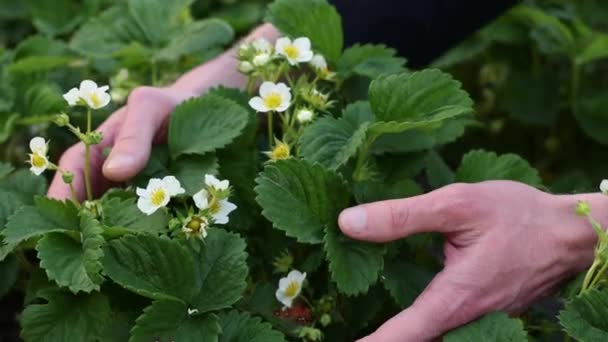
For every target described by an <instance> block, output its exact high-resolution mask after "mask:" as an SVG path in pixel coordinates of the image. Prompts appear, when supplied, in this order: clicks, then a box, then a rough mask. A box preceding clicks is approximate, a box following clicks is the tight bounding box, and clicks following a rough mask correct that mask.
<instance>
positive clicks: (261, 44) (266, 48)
mask: <svg viewBox="0 0 608 342" xmlns="http://www.w3.org/2000/svg"><path fill="white" fill-rule="evenodd" d="M251 45H252V46H253V48H254V49H255V50H256V51H257V52H265V53H270V50H272V45H270V42H268V41H267V40H266V39H264V38H258V39H256V40H254V41H253V42H252V43H251Z"/></svg>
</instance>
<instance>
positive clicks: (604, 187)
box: [600, 179, 608, 193]
mask: <svg viewBox="0 0 608 342" xmlns="http://www.w3.org/2000/svg"><path fill="white" fill-rule="evenodd" d="M600 191H601V192H603V193H608V179H604V180H603V181H602V182H601V183H600Z"/></svg>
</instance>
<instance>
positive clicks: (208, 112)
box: [168, 94, 248, 159]
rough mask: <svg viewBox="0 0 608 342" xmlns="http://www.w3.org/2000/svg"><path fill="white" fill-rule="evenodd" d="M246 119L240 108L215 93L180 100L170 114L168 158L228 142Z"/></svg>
mask: <svg viewBox="0 0 608 342" xmlns="http://www.w3.org/2000/svg"><path fill="white" fill-rule="evenodd" d="M247 118H248V113H247V110H245V109H244V108H243V107H241V106H239V105H238V104H236V103H235V102H233V101H231V100H227V99H225V98H222V97H219V96H216V95H210V94H208V95H203V96H202V97H199V98H197V99H193V100H189V101H186V102H184V103H183V104H181V105H179V106H178V107H177V108H176V109H175V111H174V112H173V114H172V115H171V123H170V126H169V139H168V140H169V150H170V151H171V157H172V158H173V159H176V158H177V157H179V156H180V155H183V154H200V155H203V154H205V153H207V152H213V151H215V150H216V149H218V148H222V147H224V146H226V145H228V144H229V143H230V142H232V140H234V138H236V137H237V136H238V135H239V134H240V133H241V131H242V130H243V128H245V126H246V125H247Z"/></svg>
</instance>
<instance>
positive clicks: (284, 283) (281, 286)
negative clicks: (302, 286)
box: [279, 277, 290, 291]
mask: <svg viewBox="0 0 608 342" xmlns="http://www.w3.org/2000/svg"><path fill="white" fill-rule="evenodd" d="M289 283H290V281H289V279H287V277H284V278H281V279H280V280H279V289H280V290H281V291H285V290H286V289H287V286H288V285H289Z"/></svg>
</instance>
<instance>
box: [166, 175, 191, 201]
mask: <svg viewBox="0 0 608 342" xmlns="http://www.w3.org/2000/svg"><path fill="white" fill-rule="evenodd" d="M163 183H164V185H165V189H167V192H168V194H169V196H171V197H173V196H177V195H181V194H183V193H185V192H186V190H185V189H184V188H182V185H181V184H180V183H179V181H178V180H177V178H175V177H173V176H167V177H165V178H163Z"/></svg>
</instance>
